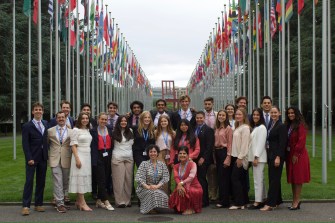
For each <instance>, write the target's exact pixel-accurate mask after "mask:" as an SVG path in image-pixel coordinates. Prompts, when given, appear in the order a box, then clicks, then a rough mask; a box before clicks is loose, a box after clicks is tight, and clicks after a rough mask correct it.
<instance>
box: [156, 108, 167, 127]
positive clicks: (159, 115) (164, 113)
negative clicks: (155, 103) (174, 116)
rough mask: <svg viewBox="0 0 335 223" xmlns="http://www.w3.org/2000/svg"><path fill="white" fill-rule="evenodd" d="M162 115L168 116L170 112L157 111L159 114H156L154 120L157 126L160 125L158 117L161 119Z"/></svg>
mask: <svg viewBox="0 0 335 223" xmlns="http://www.w3.org/2000/svg"><path fill="white" fill-rule="evenodd" d="M161 115H167V116H168V114H167V113H166V112H165V111H164V112H163V113H162V114H161V113H159V112H158V111H157V114H156V116H155V120H154V126H155V127H157V125H158V119H159V117H161Z"/></svg>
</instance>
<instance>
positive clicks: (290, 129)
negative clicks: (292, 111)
mask: <svg viewBox="0 0 335 223" xmlns="http://www.w3.org/2000/svg"><path fill="white" fill-rule="evenodd" d="M292 130H293V129H292V127H291V126H290V128H289V130H288V132H287V136H288V138H290V136H291V133H292Z"/></svg>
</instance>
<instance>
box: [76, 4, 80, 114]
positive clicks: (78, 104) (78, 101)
mask: <svg viewBox="0 0 335 223" xmlns="http://www.w3.org/2000/svg"><path fill="white" fill-rule="evenodd" d="M78 8H79V7H78V0H77V7H76V14H77V30H76V36H77V38H76V54H77V84H76V85H77V99H76V102H77V112H79V111H80V55H79V12H78Z"/></svg>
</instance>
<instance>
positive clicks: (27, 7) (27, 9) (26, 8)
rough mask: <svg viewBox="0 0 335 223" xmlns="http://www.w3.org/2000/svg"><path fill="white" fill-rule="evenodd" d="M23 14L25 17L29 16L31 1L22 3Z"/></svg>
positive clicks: (27, 0) (25, 0)
mask: <svg viewBox="0 0 335 223" xmlns="http://www.w3.org/2000/svg"><path fill="white" fill-rule="evenodd" d="M23 13H24V14H25V15H26V16H30V15H31V0H24V2H23Z"/></svg>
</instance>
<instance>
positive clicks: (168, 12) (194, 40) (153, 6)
mask: <svg viewBox="0 0 335 223" xmlns="http://www.w3.org/2000/svg"><path fill="white" fill-rule="evenodd" d="M224 2H226V4H227V2H228V1H226V0H104V2H103V4H104V5H105V4H108V11H110V12H111V13H112V14H111V15H112V18H115V22H116V23H118V25H119V28H120V31H121V32H122V33H123V35H124V36H125V38H126V40H127V41H128V44H129V46H130V47H131V49H132V50H133V52H134V53H135V55H136V58H137V60H138V61H139V63H140V64H141V67H142V69H143V71H144V72H145V74H146V75H147V77H148V79H149V81H150V83H151V85H152V86H154V87H159V86H161V80H175V84H176V86H180V87H185V86H186V85H187V82H188V80H189V78H190V76H191V74H192V71H193V70H194V68H195V65H196V63H197V62H198V60H199V58H200V56H201V53H202V51H203V49H204V47H205V44H206V43H207V40H208V39H209V34H210V32H211V31H212V29H213V28H214V27H215V23H216V22H217V18H218V17H219V16H221V11H223V9H224V6H223V5H224Z"/></svg>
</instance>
